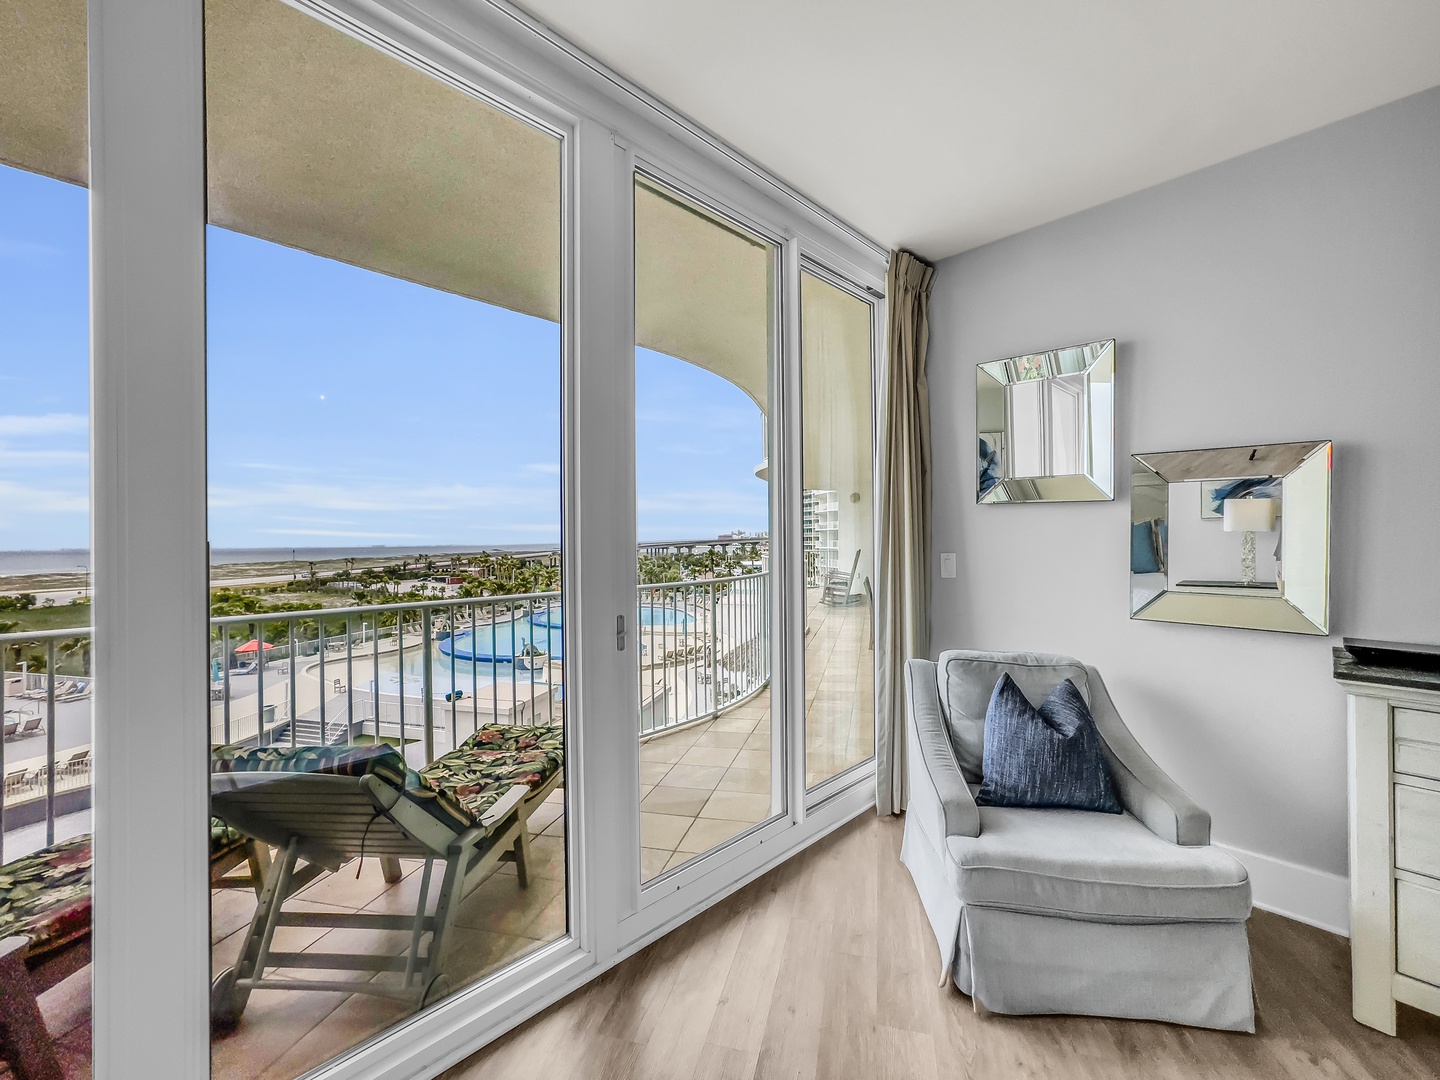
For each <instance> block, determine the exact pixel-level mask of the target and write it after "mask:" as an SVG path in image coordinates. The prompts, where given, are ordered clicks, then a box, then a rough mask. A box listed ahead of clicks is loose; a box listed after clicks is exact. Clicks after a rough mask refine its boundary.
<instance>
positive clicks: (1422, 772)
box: [1394, 709, 1440, 780]
mask: <svg viewBox="0 0 1440 1080" xmlns="http://www.w3.org/2000/svg"><path fill="white" fill-rule="evenodd" d="M1394 765H1395V771H1396V772H1397V773H1404V774H1406V775H1407V776H1424V777H1428V778H1429V779H1431V780H1440V713H1432V712H1422V711H1421V710H1419V709H1396V710H1395V761H1394Z"/></svg>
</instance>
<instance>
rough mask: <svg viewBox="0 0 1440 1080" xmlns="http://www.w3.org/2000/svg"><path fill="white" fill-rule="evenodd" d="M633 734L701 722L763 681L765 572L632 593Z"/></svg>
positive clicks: (766, 669) (766, 676) (766, 673)
mask: <svg viewBox="0 0 1440 1080" xmlns="http://www.w3.org/2000/svg"><path fill="white" fill-rule="evenodd" d="M638 618H639V624H638V626H637V632H638V637H639V641H640V734H641V735H642V736H647V735H655V734H658V733H660V732H662V731H666V730H668V729H670V728H674V727H678V726H680V725H682V724H689V723H693V722H694V721H697V720H704V719H706V718H707V717H712V716H715V715H717V714H718V713H720V712H722V711H724V710H725V709H726V708H730V707H733V706H735V705H737V704H739V703H740V702H742V701H745V700H747V699H749V698H751V697H753V696H754V695H756V694H758V693H759V692H760V691H761V690H763V689H764V688H765V687H766V686H768V685H769V683H770V575H769V573H768V572H761V573H757V574H742V575H739V576H736V577H724V578H709V579H703V580H699V581H671V582H665V583H663V584H656V585H642V586H640V588H639V603H638Z"/></svg>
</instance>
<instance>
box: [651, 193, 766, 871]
mask: <svg viewBox="0 0 1440 1080" xmlns="http://www.w3.org/2000/svg"><path fill="white" fill-rule="evenodd" d="M777 255H778V252H777V249H776V246H775V245H774V244H773V243H772V242H771V241H769V240H766V239H764V238H763V237H761V236H759V235H757V234H756V233H754V232H752V231H751V230H749V229H746V228H745V227H743V226H741V225H739V224H737V223H735V222H734V221H731V220H728V219H726V218H724V217H722V216H721V215H719V214H717V213H715V212H713V211H710V210H707V209H705V208H703V207H701V206H700V205H698V204H697V203H695V202H694V201H692V200H690V199H687V198H686V197H685V196H683V195H681V194H680V193H678V192H677V191H675V190H673V189H671V188H668V187H666V186H665V185H663V184H661V183H660V182H658V181H655V180H652V179H649V178H647V177H645V176H643V175H641V176H637V177H636V180H635V322H636V342H637V348H636V353H635V452H636V459H635V484H636V492H635V504H636V524H635V532H636V538H637V542H638V549H637V552H636V561H637V568H638V573H637V577H638V581H639V596H638V598H637V603H636V607H635V621H634V627H635V644H636V647H637V648H636V653H637V657H638V677H639V681H640V715H639V717H638V724H637V736H638V740H639V754H640V790H639V792H638V796H639V799H640V846H641V862H640V873H641V879H642V880H645V881H648V880H650V879H653V878H655V877H657V876H659V875H660V874H663V873H665V872H666V871H669V870H673V869H674V868H676V867H678V866H682V865H684V864H686V863H688V862H690V861H691V860H693V859H695V858H697V857H699V856H700V855H703V854H704V853H706V852H708V851H711V850H712V849H714V848H716V847H718V846H720V845H722V844H724V843H726V842H727V841H729V840H732V839H733V838H735V837H737V836H739V835H741V834H742V833H745V832H746V831H748V830H749V829H751V828H753V827H754V826H755V825H757V824H758V823H760V822H762V821H765V820H766V819H767V818H769V817H771V816H772V815H773V814H775V813H778V812H779V811H780V810H781V809H783V805H782V804H781V802H780V800H779V799H777V797H776V795H775V792H776V791H777V785H776V783H775V781H776V779H777V777H778V775H779V769H778V767H777V762H776V756H775V753H774V752H773V750H772V747H775V746H778V740H776V739H774V738H772V730H771V680H772V675H773V670H772V652H773V649H772V641H773V634H772V623H771V620H772V607H773V605H772V597H773V595H774V588H775V584H774V575H775V569H774V567H773V565H772V560H771V529H770V502H771V494H770V467H769V464H770V463H769V444H768V432H769V423H768V421H769V418H770V417H771V416H772V415H773V407H772V402H773V397H772V392H771V388H772V384H773V379H774V362H773V361H774V354H775V331H774V322H775V306H776V305H775V292H776V290H775V280H776V265H777Z"/></svg>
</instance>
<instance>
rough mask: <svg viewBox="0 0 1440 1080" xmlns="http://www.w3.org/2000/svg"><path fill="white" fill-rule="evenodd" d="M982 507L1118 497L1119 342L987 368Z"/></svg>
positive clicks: (979, 408) (981, 415)
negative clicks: (1116, 408) (1116, 489)
mask: <svg viewBox="0 0 1440 1080" xmlns="http://www.w3.org/2000/svg"><path fill="white" fill-rule="evenodd" d="M975 430H976V432H977V436H978V438H977V443H978V446H977V449H978V455H979V457H978V475H977V487H976V501H977V502H982V503H996V502H1088V501H1099V500H1105V499H1113V498H1114V497H1115V342H1114V341H1095V342H1091V343H1090V344H1088V345H1073V346H1070V347H1068V348H1064V349H1056V350H1055V351H1053V352H1044V353H1032V354H1030V355H1028V356H1016V357H1012V358H1011V359H1009V360H993V361H991V362H990V363H987V364H981V365H979V367H978V368H977V369H976V372H975Z"/></svg>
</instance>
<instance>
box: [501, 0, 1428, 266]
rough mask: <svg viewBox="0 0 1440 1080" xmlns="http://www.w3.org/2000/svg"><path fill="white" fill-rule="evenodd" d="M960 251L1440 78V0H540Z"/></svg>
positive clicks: (939, 247) (599, 46)
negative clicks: (878, 1) (678, 0)
mask: <svg viewBox="0 0 1440 1080" xmlns="http://www.w3.org/2000/svg"><path fill="white" fill-rule="evenodd" d="M522 3H523V5H524V6H525V7H526V8H527V9H528V10H529V11H530V12H531V13H532V14H533V15H535V16H536V17H537V18H539V19H540V20H541V21H543V22H545V23H547V24H549V25H550V26H552V27H553V28H554V29H556V30H557V31H559V32H560V33H561V34H562V35H563V36H564V37H567V38H569V39H570V40H571V41H573V42H574V43H576V44H577V45H579V46H580V47H581V48H583V49H585V50H586V51H587V52H589V53H591V54H592V55H594V56H596V57H597V58H599V59H601V60H603V61H605V62H606V63H608V64H609V65H610V66H611V67H613V68H615V69H616V70H617V71H619V72H620V73H621V74H623V75H625V76H627V77H628V78H630V79H631V80H632V81H634V82H636V83H638V84H639V85H641V86H642V87H644V88H645V89H647V90H649V91H650V92H651V93H653V94H654V95H656V96H657V97H659V98H661V99H662V100H664V101H665V102H667V103H668V104H670V105H671V106H672V107H674V108H676V109H678V110H679V111H680V112H682V113H685V114H686V115H688V116H690V117H691V118H693V119H694V120H696V121H698V122H699V123H700V124H702V125H704V126H705V127H707V128H709V129H710V130H712V131H714V132H715V133H716V134H717V135H719V136H721V137H722V138H724V139H725V140H726V141H728V142H729V143H731V144H732V145H733V146H735V147H736V148H737V149H739V150H741V151H743V152H744V153H746V154H748V155H749V156H750V157H752V158H753V159H754V160H756V161H758V162H760V163H761V164H763V165H765V166H767V167H768V168H769V169H771V170H772V171H773V172H774V173H776V174H777V175H779V176H780V177H782V178H784V179H785V180H787V181H789V182H790V183H791V184H793V185H794V186H795V187H797V188H799V189H800V190H801V191H803V192H805V193H806V194H807V195H809V196H810V197H811V198H813V199H815V200H816V201H817V202H819V203H821V204H822V205H824V206H826V207H828V208H829V209H830V210H832V211H834V212H835V213H837V214H839V215H840V216H841V217H843V218H845V219H846V220H848V221H849V222H850V223H851V224H853V225H855V226H856V227H858V228H860V229H861V230H863V231H865V232H867V233H869V234H870V235H871V236H873V237H875V238H876V239H877V240H880V241H881V242H883V243H886V244H890V245H891V246H896V247H908V248H911V249H912V250H915V251H917V252H918V253H920V254H921V255H924V256H926V257H928V258H931V259H935V258H943V257H945V256H947V255H953V254H955V253H957V252H960V251H964V250H967V249H968V248H972V247H975V246H977V245H979V244H983V243H986V242H988V241H990V240H995V239H998V238H999V237H1002V236H1008V235H1010V234H1011V233H1015V232H1019V231H1020V230H1022V229H1027V228H1030V227H1032V226H1034V225H1039V224H1042V223H1044V222H1046V221H1051V220H1054V219H1055V218H1058V217H1062V216H1064V215H1066V214H1070V213H1074V212H1075V211H1077V210H1082V209H1085V208H1086V207H1089V206H1094V205H1097V204H1099V203H1102V202H1106V201H1108V200H1110V199H1113V198H1116V197H1118V196H1120V195H1125V194H1127V193H1129V192H1132V191H1138V190H1140V189H1141V188H1145V187H1149V186H1150V185H1152V184H1156V183H1159V182H1161V181H1163V180H1168V179H1171V178H1172V177H1176V176H1181V175H1183V174H1185V173H1187V172H1191V171H1193V170H1195V169H1198V168H1202V167H1204V166H1206V165H1211V164H1214V163H1215V162H1218V161H1223V160H1225V159H1226V158H1231V157H1234V156H1236V155H1237V154H1243V153H1245V152H1246V151H1249V150H1254V149H1257V148H1259V147H1261V146H1266V145H1269V144H1270V143H1273V142H1278V141H1279V140H1281V139H1284V138H1287V137H1289V136H1291V135H1296V134H1299V133H1300V132H1303V131H1309V130H1311V129H1313V128H1316V127H1319V126H1320V125H1322V124H1326V123H1329V122H1331V121H1334V120H1339V119H1341V118H1343V117H1346V116H1351V115H1354V114H1355V113H1358V112H1363V111H1364V110H1366V109H1370V108H1373V107H1374V106H1376V105H1381V104H1383V103H1385V102H1387V101H1393V100H1395V99H1397V98H1401V97H1404V96H1406V95H1407V94H1412V93H1415V92H1417V91H1420V90H1424V89H1426V88H1428V87H1431V86H1435V85H1437V84H1440V0H884V2H880V3H876V2H875V0H681V2H677V0H522Z"/></svg>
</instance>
